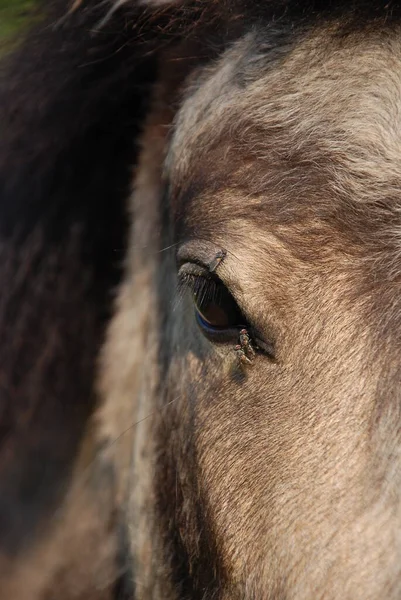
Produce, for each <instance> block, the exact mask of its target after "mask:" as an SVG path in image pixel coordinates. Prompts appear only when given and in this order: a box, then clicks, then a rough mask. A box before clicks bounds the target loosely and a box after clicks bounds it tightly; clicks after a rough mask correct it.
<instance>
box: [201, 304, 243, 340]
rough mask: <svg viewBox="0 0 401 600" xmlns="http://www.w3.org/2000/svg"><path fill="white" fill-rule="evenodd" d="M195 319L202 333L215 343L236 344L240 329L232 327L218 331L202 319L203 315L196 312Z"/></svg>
mask: <svg viewBox="0 0 401 600" xmlns="http://www.w3.org/2000/svg"><path fill="white" fill-rule="evenodd" d="M195 319H196V322H197V324H198V326H199V328H200V329H201V330H202V333H204V334H205V335H206V336H207V337H209V338H212V339H213V341H215V342H220V343H236V340H237V338H238V335H239V328H233V327H231V328H225V329H218V328H217V327H213V326H211V325H209V324H208V323H207V322H206V321H205V320H204V319H202V317H201V315H200V314H199V312H198V311H196V310H195Z"/></svg>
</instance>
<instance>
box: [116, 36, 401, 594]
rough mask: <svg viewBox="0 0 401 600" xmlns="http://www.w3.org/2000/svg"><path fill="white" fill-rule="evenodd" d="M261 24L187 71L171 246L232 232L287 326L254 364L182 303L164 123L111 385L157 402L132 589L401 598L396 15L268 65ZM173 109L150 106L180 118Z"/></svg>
mask: <svg viewBox="0 0 401 600" xmlns="http://www.w3.org/2000/svg"><path fill="white" fill-rule="evenodd" d="M266 35H267V34H266ZM261 36H262V34H261V33H258V32H257V33H252V34H248V35H246V36H245V37H244V38H243V39H241V40H240V41H239V42H238V43H236V44H235V45H234V46H233V47H232V48H231V49H230V50H229V51H228V52H227V53H226V54H224V55H223V57H222V58H221V59H220V60H219V61H218V62H217V64H213V65H211V66H210V67H206V68H204V69H200V70H199V71H198V72H196V73H195V74H193V75H192V76H191V82H190V84H189V85H188V87H187V90H186V92H185V94H184V98H183V101H182V104H181V108H180V110H179V112H178V115H177V117H176V118H175V122H174V126H173V135H172V141H171V143H170V145H169V150H168V158H167V163H166V164H167V166H166V172H165V177H166V179H167V180H168V185H169V187H168V189H169V198H170V202H171V205H170V206H171V209H172V211H173V220H175V227H174V229H175V232H176V236H175V237H174V238H172V239H171V240H167V242H168V241H170V242H174V243H175V244H178V247H180V246H181V245H182V244H184V243H185V242H188V241H191V243H192V245H194V247H195V256H196V248H197V247H199V243H200V241H201V242H202V244H203V245H205V244H206V245H207V244H208V243H210V244H211V243H213V244H216V245H218V246H221V247H223V248H225V249H226V250H227V256H226V258H225V259H224V260H223V261H222V263H221V264H220V266H219V267H218V270H217V273H218V276H219V277H220V278H221V280H222V281H223V282H224V283H225V284H226V285H227V286H228V288H229V289H230V290H231V292H232V294H234V296H235V298H236V300H237V302H238V304H239V306H240V307H241V308H242V309H243V310H244V311H246V314H247V315H250V318H252V321H253V322H254V323H257V325H258V328H259V329H260V330H261V331H262V332H263V333H264V335H265V336H266V337H267V338H269V339H271V340H272V342H273V343H274V347H275V360H274V361H271V360H270V359H268V358H267V357H266V356H258V357H257V359H256V361H255V365H254V366H253V368H252V369H250V370H249V372H247V374H246V375H245V376H244V377H243V378H242V379H241V378H240V379H238V376H237V375H238V374H237V375H235V371H236V368H235V358H234V353H233V350H232V349H231V350H230V349H227V348H225V347H218V346H214V345H213V344H210V342H207V341H205V340H204V339H203V338H202V335H201V334H200V333H199V331H198V330H197V329H196V327H195V325H194V323H193V317H192V310H191V300H190V299H189V298H188V297H185V298H184V299H181V300H178V299H177V298H176V299H174V297H175V294H174V292H173V290H172V288H173V284H174V266H173V264H172V263H171V258H169V256H168V255H167V256H166V255H164V254H158V250H160V243H164V241H161V240H160V241H159V239H156V240H155V239H154V237H153V236H154V232H155V231H158V230H159V228H160V223H159V218H160V215H159V212H158V210H160V208H159V209H158V208H157V207H158V206H160V205H159V204H158V202H159V200H158V198H157V196H158V195H159V198H161V197H162V192H161V191H157V189H158V188H159V189H160V190H161V189H162V187H163V181H162V178H161V176H160V175H159V176H156V175H155V168H156V167H155V164H153V160H156V163H157V164H159V165H160V167H159V168H161V159H160V158H158V159H157V158H156V157H155V158H153V159H152V160H151V159H149V158H148V156H149V152H151V151H152V154H153V156H154V150H153V149H154V147H155V141H154V137H153V136H154V134H153V133H152V132H153V131H154V130H155V129H154V127H155V126H154V125H153V124H152V125H150V126H149V128H148V129H147V131H146V133H145V136H144V141H143V144H144V151H143V161H142V165H141V167H140V170H139V174H138V179H137V181H138V183H137V186H136V192H135V194H134V203H135V207H136V210H135V214H136V215H137V216H138V220H137V221H136V223H135V231H136V232H137V236H138V235H141V237H140V239H141V244H143V247H146V250H145V252H143V251H138V250H137V249H136V250H135V252H134V254H133V255H132V259H131V260H130V261H129V264H128V267H127V272H128V273H129V277H128V279H127V280H126V283H125V285H124V287H123V291H122V294H121V299H120V309H119V310H118V313H117V316H116V320H115V324H114V325H113V326H112V329H111V331H112V334H111V338H110V341H109V346H108V350H107V352H106V363H105V364H106V380H105V381H106V383H105V384H104V389H106V391H107V389H108V390H109V392H108V393H109V398H110V400H109V402H110V403H114V402H115V400H113V398H114V393H115V390H117V389H118V390H120V392H118V394H117V396H118V401H119V402H122V404H125V402H128V401H129V397H130V396H131V395H132V398H133V401H134V402H136V403H137V406H138V408H137V409H136V410H139V412H138V413H137V414H138V416H139V415H140V416H141V417H142V416H143V415H145V414H152V413H153V412H155V413H157V414H156V416H155V417H154V418H153V419H152V420H149V421H148V422H147V424H146V425H145V427H146V431H147V433H146V434H145V435H144V434H143V432H142V433H140V434H139V433H137V435H136V437H135V440H134V448H135V452H134V461H135V462H136V461H139V463H138V464H139V470H137V469H138V467H136V468H135V469H134V473H137V477H136V478H135V480H134V481H133V483H132V486H130V487H131V491H130V494H131V496H132V502H131V506H132V509H133V517H132V523H134V524H135V526H134V527H133V532H132V538H133V541H134V542H135V545H134V565H136V564H138V565H139V567H138V570H137V571H135V572H134V576H135V577H137V578H138V579H139V581H140V586H139V587H138V589H137V595H136V597H137V598H140V599H145V598H165V599H166V598H179V597H180V598H181V597H185V598H187V597H188V598H189V597H190V598H215V597H216V598H222V599H228V598H230V599H233V598H245V597H246V598H283V599H284V598H285V599H296V600H301V599H305V600H306V599H310V598H325V599H329V598H332V599H334V598H349V599H353V600H355V599H357V598H361V599H362V598H363V599H367V598H369V599H379V598H384V597H385V598H398V597H399V595H400V593H401V583H400V581H401V573H400V567H399V565H400V555H401V536H400V535H399V532H398V526H399V523H400V519H401V514H400V510H399V505H400V502H399V500H400V498H399V486H398V485H397V483H398V481H399V467H398V466H396V463H395V462H394V461H396V460H397V457H398V450H397V448H398V447H399V442H400V440H399V438H398V433H397V432H398V427H397V426H395V421H394V419H396V420H397V422H398V410H397V408H396V404H397V402H398V391H397V385H395V382H399V365H398V362H397V359H396V356H397V355H398V352H399V345H398V340H397V339H396V336H395V335H394V334H393V331H397V330H398V329H397V327H398V326H399V319H398V314H399V310H397V309H396V307H398V304H399V300H398V292H397V287H398V286H397V285H395V284H396V282H397V281H399V271H398V269H397V268H396V267H395V264H396V263H395V260H396V258H395V257H396V256H398V253H399V250H398V248H399V218H400V203H401V199H400V195H399V190H400V183H401V182H400V180H399V179H400V175H399V165H398V163H399V157H398V151H397V148H398V144H399V140H398V126H397V123H398V119H399V115H398V113H399V110H398V100H399V98H398V93H399V88H400V81H399V72H400V71H401V69H400V67H401V64H400V63H401V54H400V50H399V31H398V29H397V30H394V31H388V32H387V31H386V32H384V31H382V30H380V29H374V28H373V29H372V30H371V31H369V30H368V31H367V32H365V34H364V35H363V36H361V35H360V34H352V33H351V34H349V35H348V34H347V35H343V34H342V32H341V31H340V30H339V28H338V27H337V26H330V27H325V28H323V29H319V28H318V29H317V30H315V31H312V32H311V33H308V34H307V35H306V36H305V37H304V39H303V40H302V41H301V43H299V44H297V45H296V46H295V48H294V49H292V47H291V45H289V46H287V47H285V48H283V50H282V54H281V55H278V56H277V55H275V56H274V57H273V60H271V61H270V60H269V52H266V53H264V52H260V53H258V52H257V51H256V50H254V48H257V45H258V40H259V39H261ZM250 57H252V60H250ZM166 77H167V76H166ZM156 96H158V91H157V90H156ZM164 114H165V113H164V110H162V111H161V112H160V109H158V110H157V111H156V112H155V114H154V116H153V117H152V119H151V122H152V123H154V121H155V120H156V122H159V123H160V124H161V125H163V126H164V127H165V125H166V124H167V123H166V122H165V120H164V116H163V115H164ZM155 131H157V129H156V130H155ZM159 161H160V162H159ZM158 180H159V183H158ZM149 181H151V187H149V184H148V183H146V182H149ZM143 182H145V188H143V185H144V183H143ZM150 190H152V191H151V193H152V196H151V199H150V197H149V193H150ZM143 203H144V204H143ZM139 205H142V206H143V207H144V208H143V209H138V208H137V207H138V206H139ZM145 206H146V209H145ZM151 207H152V208H151ZM149 211H151V212H149ZM152 214H153V216H152ZM165 226H166V225H165ZM166 231H168V226H167V229H166ZM146 232H148V233H146ZM192 251H194V250H192ZM199 251H200V250H199ZM144 269H145V270H146V272H147V275H146V282H145V280H144V279H143V275H141V273H143V270H144ZM138 290H140V293H141V295H143V294H145V297H146V298H147V300H146V302H148V303H150V304H149V310H148V311H147V314H146V321H147V324H145V323H144V322H143V321H142V320H141V319H138V316H137V310H136V308H135V307H136V306H137V303H138V302H139V299H138V293H139V292H138ZM141 302H143V300H142V301H141ZM379 304H380V306H381V309H380V310H381V315H384V314H387V315H388V318H385V320H386V326H384V320H383V317H382V316H380V317H378V313H377V307H378V305H379ZM174 305H175V306H176V308H175V311H172V306H174ZM130 315H135V318H134V320H133V318H132V317H131V316H130ZM134 321H135V322H134ZM133 327H134V329H132V328H133ZM160 329H167V331H168V337H167V338H166V335H165V334H164V336H163V335H162V337H160V336H161V334H160ZM124 330H126V331H129V332H130V333H129V335H128V336H126V337H125V339H126V342H125V344H126V350H124V351H123V354H124V355H125V356H126V359H124V360H123V359H121V360H117V359H116V351H117V350H116V349H118V348H119V347H121V348H122V347H123V346H122V345H121V344H122V340H123V338H124V335H123V332H124ZM157 338H159V342H158V341H157ZM146 339H147V341H146ZM133 340H140V342H139V346H140V351H139V350H134V346H133ZM167 340H168V341H167ZM130 348H131V349H132V353H131V352H130ZM157 348H159V350H158V351H157ZM155 352H156V354H155ZM127 360H128V362H127ZM389 361H390V362H389ZM107 364H109V365H110V366H109V367H108V369H107ZM135 364H136V366H135ZM124 365H128V366H124ZM130 365H131V366H130ZM139 365H140V366H139ZM137 369H142V370H143V371H144V373H143V374H141V376H140V379H138V376H134V379H133V382H132V383H130V382H131V381H132V377H133V374H134V373H136V372H138V371H137ZM107 371H108V373H107ZM124 373H127V374H128V377H127V376H125V375H124ZM147 373H148V374H147ZM149 377H150V381H151V382H152V384H151V385H150V387H149V385H147V386H146V391H142V392H141V393H140V394H139V395H138V393H136V392H135V389H136V387H137V385H138V382H140V381H143V379H144V378H145V380H146V379H147V378H149ZM383 378H385V381H386V382H387V384H386V385H384V384H383ZM117 381H118V387H117V384H116V382H117ZM157 381H158V383H156V382H157ZM383 385H384V389H387V394H386V395H385V397H383V392H380V393H378V390H379V389H380V388H383ZM124 398H126V400H124ZM134 398H136V400H135V399H134ZM110 405H111V404H110ZM380 407H382V408H380ZM385 440H386V441H385ZM386 447H387V448H389V447H391V451H390V452H388V450H386ZM144 453H145V454H146V457H147V458H146V462H145V463H144V462H143V460H144ZM397 464H398V463H397ZM145 465H148V466H145ZM142 469H145V473H144V472H143V471H142ZM152 473H153V474H152ZM149 475H150V479H149ZM390 477H391V478H392V480H393V481H394V485H393V484H392V483H391V480H390V479H389V478H390ZM142 484H145V485H146V486H147V487H146V489H148V490H149V491H148V492H147V493H146V496H145V499H144V500H143V501H142V500H140V501H139V502H140V506H138V500H137V499H136V498H138V497H139V498H141V496H142V492H141V489H142ZM149 485H150V487H148V486H149ZM138 495H139V496H138ZM149 519H150V522H151V523H152V522H153V523H156V529H152V528H151V530H147V533H146V527H147V526H146V523H147V522H149ZM153 527H155V525H153ZM138 531H139V532H145V533H144V534H143V535H144V536H145V537H144V538H143V539H142V538H141V537H140V536H142V533H141V534H140V535H138V534H137V532H138ZM137 540H139V541H140V545H139V547H138V546H137V543H136V541H137ZM149 544H151V545H149ZM155 544H156V546H155ZM152 547H153V548H154V547H157V548H159V549H158V550H157V551H156V552H153V551H151V550H150V548H152ZM160 547H161V548H162V549H163V548H164V555H162V556H161V557H160V555H159V552H160ZM144 548H148V549H149V551H150V554H151V555H152V557H153V561H155V560H156V564H155V566H154V567H153V568H152V569H150V570H149V571H148V570H147V568H145V566H144V564H143V557H144V556H145V557H146V556H150V555H146V554H144V553H143V552H144ZM148 560H149V558H146V559H145V563H146V562H147V561H148ZM166 569H167V571H166ZM166 574H167V576H168V580H169V581H170V582H172V583H173V584H174V587H175V591H174V589H171V588H170V591H166V590H167V589H168V587H164V586H166V585H167V584H166V583H165V576H166ZM160 586H162V587H160ZM162 590H163V591H162Z"/></svg>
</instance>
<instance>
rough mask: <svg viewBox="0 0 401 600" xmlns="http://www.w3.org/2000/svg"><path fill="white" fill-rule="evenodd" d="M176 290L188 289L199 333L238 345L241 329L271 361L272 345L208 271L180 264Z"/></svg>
mask: <svg viewBox="0 0 401 600" xmlns="http://www.w3.org/2000/svg"><path fill="white" fill-rule="evenodd" d="M178 279H179V282H180V287H183V288H185V289H188V288H189V289H190V290H191V294H192V300H193V303H194V308H195V317H196V320H197V323H198V325H199V327H200V329H201V331H202V333H203V334H204V335H205V336H206V337H207V338H209V339H210V341H212V342H216V343H234V345H235V346H237V345H238V343H241V335H243V330H246V334H247V335H248V337H249V336H251V341H252V343H253V347H254V349H255V350H256V351H257V352H260V353H262V354H265V355H266V356H268V357H269V358H271V359H273V358H274V355H275V351H274V344H273V343H272V341H270V340H265V339H264V338H263V336H262V335H261V334H260V333H259V331H258V329H257V328H256V327H255V326H252V324H251V323H250V322H249V320H248V319H247V318H246V317H245V316H244V314H243V312H242V311H241V309H240V307H239V306H238V304H237V302H236V300H235V298H234V297H233V295H232V294H231V293H230V291H229V290H228V289H227V286H226V285H224V283H223V282H222V281H221V279H219V277H217V275H215V274H214V273H210V271H209V270H207V269H206V268H204V267H203V266H200V265H199V264H196V263H193V262H191V263H188V262H186V263H184V264H183V265H182V266H181V267H180V269H179V272H178Z"/></svg>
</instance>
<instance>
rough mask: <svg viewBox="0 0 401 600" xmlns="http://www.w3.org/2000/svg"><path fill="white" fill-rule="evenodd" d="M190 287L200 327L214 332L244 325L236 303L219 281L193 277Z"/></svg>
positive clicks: (244, 322)
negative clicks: (202, 326) (214, 330)
mask: <svg viewBox="0 0 401 600" xmlns="http://www.w3.org/2000/svg"><path fill="white" fill-rule="evenodd" d="M191 287H192V293H193V299H194V304H195V311H196V315H197V318H198V322H199V323H200V325H204V326H205V327H208V328H211V329H216V330H222V329H224V330H225V329H232V328H235V329H239V328H241V327H244V326H245V325H246V321H245V319H244V317H243V316H242V314H241V311H240V309H239V308H238V305H237V303H236V302H235V300H234V298H233V297H232V296H231V294H230V292H229V291H228V289H227V288H226V286H225V285H224V284H223V283H222V282H221V281H220V280H219V279H217V278H205V277H195V278H194V279H193V282H192V286H191Z"/></svg>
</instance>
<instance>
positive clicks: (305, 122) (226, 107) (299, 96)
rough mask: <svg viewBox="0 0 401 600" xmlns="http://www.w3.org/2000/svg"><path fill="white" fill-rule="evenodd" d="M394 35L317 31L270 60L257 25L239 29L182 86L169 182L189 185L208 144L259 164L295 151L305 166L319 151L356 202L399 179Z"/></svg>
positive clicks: (400, 118) (399, 54) (400, 106)
mask: <svg viewBox="0 0 401 600" xmlns="http://www.w3.org/2000/svg"><path fill="white" fill-rule="evenodd" d="M255 36H256V37H255ZM400 38H401V36H400V31H398V30H397V31H395V30H393V31H391V32H384V33H383V32H374V31H373V32H370V33H369V34H366V35H357V34H355V35H349V36H348V37H344V38H342V39H339V38H338V36H336V32H333V31H331V30H330V29H328V30H327V29H326V30H319V31H316V32H314V33H313V34H308V36H306V37H304V39H302V40H301V41H298V43H296V42H295V43H293V44H286V45H285V47H284V48H283V51H282V53H281V54H280V53H277V51H275V52H274V55H273V58H272V53H271V48H270V49H269V50H266V51H265V49H264V47H263V44H262V45H261V48H260V49H258V45H257V43H258V40H260V39H261V35H260V32H259V33H258V34H257V35H256V34H255V33H253V34H252V33H251V34H248V35H246V36H244V38H242V39H241V40H240V41H239V42H237V43H236V44H235V45H234V46H233V47H232V48H231V49H230V50H229V51H227V52H226V53H225V54H224V55H223V56H222V57H221V59H220V61H219V62H218V63H217V64H215V65H213V66H212V67H207V68H204V69H203V70H201V71H200V74H199V75H198V77H195V82H194V83H192V84H191V85H189V87H188V90H187V93H186V96H185V99H184V101H183V103H182V106H181V109H180V110H179V112H178V115H177V117H176V120H175V127H174V132H173V136H172V141H171V145H170V148H169V152H168V157H167V161H166V167H167V171H168V174H169V177H170V180H171V181H172V182H173V185H174V183H176V184H178V185H180V183H181V182H183V181H186V182H188V180H190V178H191V177H192V176H193V174H194V172H196V171H197V170H199V165H202V161H203V162H205V161H206V159H207V156H208V154H210V152H211V151H214V152H216V150H218V148H219V147H221V148H222V150H223V149H224V152H225V154H224V156H225V157H227V156H228V153H229V149H230V148H231V150H232V149H234V150H235V151H238V152H241V150H243V149H244V148H245V147H246V148H247V156H248V157H249V155H250V154H251V155H253V157H255V158H257V159H258V160H261V159H266V165H267V167H268V166H269V163H270V162H271V159H272V156H277V155H279V154H280V155H281V156H286V155H288V156H292V155H293V152H294V149H296V151H297V153H298V156H305V157H307V160H308V162H309V163H310V164H312V163H313V162H314V161H315V162H317V161H318V160H319V158H320V156H322V155H323V154H324V155H325V156H326V158H327V157H329V159H330V160H332V165H333V169H332V175H333V179H334V180H335V181H334V186H337V187H338V186H339V187H341V186H344V185H345V183H344V179H345V178H346V179H347V182H346V183H347V184H349V185H350V190H349V191H350V193H352V194H354V195H355V193H356V194H357V195H358V194H360V195H361V199H365V198H364V196H366V197H368V196H369V197H371V193H372V189H373V190H374V191H375V192H377V190H379V189H380V190H381V192H383V190H384V188H385V187H386V186H387V185H389V186H391V187H392V189H393V190H394V189H395V187H397V186H399V185H400V183H401V181H400V174H401V153H400V152H399V148H400V141H401V140H400V133H401V103H400V100H401V44H400ZM314 153H315V154H314ZM222 161H224V158H223V156H222ZM284 162H285V161H282V163H283V164H284ZM217 166H218V168H219V169H220V170H221V169H222V165H221V164H219V165H216V167H217ZM344 174H346V177H345V176H344ZM352 180H353V181H352ZM362 180H363V185H361V181H362ZM186 185H188V184H186Z"/></svg>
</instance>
